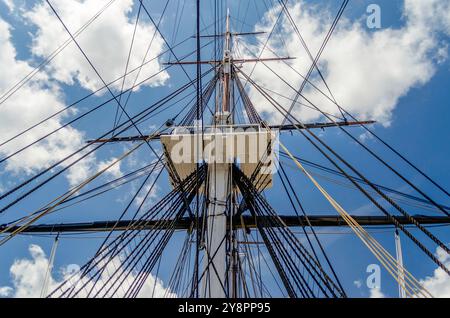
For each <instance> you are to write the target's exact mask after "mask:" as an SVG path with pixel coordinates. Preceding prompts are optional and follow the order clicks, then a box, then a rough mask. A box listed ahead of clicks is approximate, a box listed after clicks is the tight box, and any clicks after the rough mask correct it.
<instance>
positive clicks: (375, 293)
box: [370, 288, 386, 298]
mask: <svg viewBox="0 0 450 318" xmlns="http://www.w3.org/2000/svg"><path fill="white" fill-rule="evenodd" d="M370 298H386V296H385V295H384V294H383V292H382V291H381V289H380V288H371V289H370Z"/></svg>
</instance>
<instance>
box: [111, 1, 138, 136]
mask: <svg viewBox="0 0 450 318" xmlns="http://www.w3.org/2000/svg"><path fill="white" fill-rule="evenodd" d="M141 9H142V4H139V8H138V12H137V15H136V22H135V23H134V29H133V35H132V37H131V43H130V49H129V50H128V56H127V61H126V63H125V71H124V76H123V79H122V85H121V88H120V93H122V92H123V89H124V86H125V80H126V74H127V71H128V66H129V64H130V58H131V52H132V51H133V45H134V39H135V37H136V31H137V28H138V25H139V17H140V15H141ZM144 59H145V57H144ZM121 100H122V94H120V97H119V102H121ZM118 113H119V106H117V108H116V114H115V116H114V125H113V127H116V123H117V115H118ZM113 134H114V132H113Z"/></svg>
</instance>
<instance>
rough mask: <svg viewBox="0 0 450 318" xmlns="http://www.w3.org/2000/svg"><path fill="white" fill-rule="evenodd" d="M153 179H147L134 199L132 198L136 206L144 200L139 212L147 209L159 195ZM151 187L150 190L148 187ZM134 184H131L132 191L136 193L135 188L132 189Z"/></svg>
mask: <svg viewBox="0 0 450 318" xmlns="http://www.w3.org/2000/svg"><path fill="white" fill-rule="evenodd" d="M153 182H154V180H149V181H148V183H147V184H146V185H145V186H144V188H143V189H142V190H141V192H139V194H138V195H137V196H136V200H134V203H135V205H136V206H140V205H141V204H142V202H143V201H144V200H145V202H144V204H143V205H142V208H141V212H142V213H143V212H144V211H147V210H148V209H149V208H151V207H152V206H153V204H154V203H155V202H156V199H158V197H159V190H160V188H159V186H158V184H156V183H155V184H154V185H153ZM152 185H153V188H152V189H151V190H150V188H151V187H152ZM134 188H135V186H133V190H132V191H134V192H133V193H136V191H137V190H135V189H134Z"/></svg>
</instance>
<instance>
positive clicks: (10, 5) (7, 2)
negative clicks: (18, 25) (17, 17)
mask: <svg viewBox="0 0 450 318" xmlns="http://www.w3.org/2000/svg"><path fill="white" fill-rule="evenodd" d="M2 2H3V3H4V4H5V5H6V6H7V7H8V10H9V11H14V8H15V5H14V0H3V1H2Z"/></svg>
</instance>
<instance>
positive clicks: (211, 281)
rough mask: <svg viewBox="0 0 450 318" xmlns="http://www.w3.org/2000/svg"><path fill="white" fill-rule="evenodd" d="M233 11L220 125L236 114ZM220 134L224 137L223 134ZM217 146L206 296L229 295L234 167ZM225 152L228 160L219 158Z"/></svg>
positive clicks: (211, 178) (210, 170)
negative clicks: (229, 204) (229, 210)
mask: <svg viewBox="0 0 450 318" xmlns="http://www.w3.org/2000/svg"><path fill="white" fill-rule="evenodd" d="M229 23H230V15H229V11H228V12H227V20H226V33H225V46H224V48H225V49H224V55H223V65H222V88H223V91H222V93H223V95H222V105H221V106H222V107H221V108H219V110H218V111H217V112H216V114H215V116H214V117H215V119H214V120H215V123H216V124H217V125H225V124H232V122H231V121H232V118H231V117H232V116H230V113H229V109H230V108H229V103H230V89H229V87H230V86H229V85H230V78H231V52H230V37H231V33H230V24H229ZM219 138H220V137H219ZM213 142H214V143H215V147H214V149H215V150H216V153H215V154H216V162H211V163H210V164H209V168H208V179H209V185H208V191H209V200H210V202H209V205H208V214H207V221H206V224H207V228H206V242H205V243H206V244H205V256H204V259H203V264H204V265H203V266H204V271H205V275H204V277H203V278H202V284H201V286H202V294H201V295H202V297H207V298H210V297H212V298H225V297H226V296H227V293H226V291H225V282H226V276H227V268H226V244H227V240H226V238H225V236H226V234H227V233H226V230H227V228H226V225H227V216H226V215H225V212H226V207H227V206H226V205H227V199H228V197H229V194H230V191H231V184H230V178H229V176H230V168H231V165H230V163H229V162H228V160H227V159H228V158H224V156H223V155H224V154H223V153H222V149H223V147H222V144H221V142H220V141H219V140H218V138H214V141H213ZM219 156H222V158H223V159H224V160H220V159H219V160H218V161H219V162H217V157H219Z"/></svg>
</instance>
